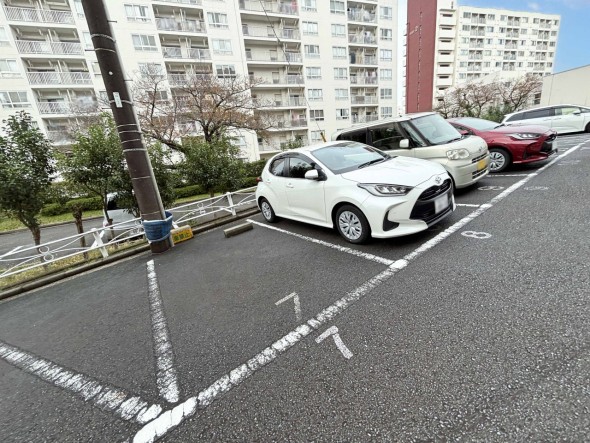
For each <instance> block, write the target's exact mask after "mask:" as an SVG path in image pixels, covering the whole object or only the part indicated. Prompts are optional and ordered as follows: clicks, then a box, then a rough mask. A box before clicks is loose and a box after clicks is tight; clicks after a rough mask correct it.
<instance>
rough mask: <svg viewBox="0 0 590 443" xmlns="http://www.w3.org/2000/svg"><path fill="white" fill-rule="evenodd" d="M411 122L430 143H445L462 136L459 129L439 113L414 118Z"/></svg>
mask: <svg viewBox="0 0 590 443" xmlns="http://www.w3.org/2000/svg"><path fill="white" fill-rule="evenodd" d="M411 122H412V124H413V125H414V126H415V127H416V129H418V131H420V133H421V134H422V136H423V137H424V138H425V139H426V141H428V143H429V144H430V145H444V144H445V143H449V142H451V141H454V140H459V139H460V138H461V134H460V133H459V131H457V129H455V128H454V127H453V125H451V124H450V123H449V122H447V121H446V120H445V119H444V118H442V117H441V116H440V115H438V114H430V115H425V116H424V117H418V118H414V119H412V120H411Z"/></svg>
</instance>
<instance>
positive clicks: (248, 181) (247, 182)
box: [242, 176, 258, 188]
mask: <svg viewBox="0 0 590 443" xmlns="http://www.w3.org/2000/svg"><path fill="white" fill-rule="evenodd" d="M257 179H258V176H256V177H246V178H244V183H243V185H242V187H243V188H250V187H252V186H256V185H258V180H257Z"/></svg>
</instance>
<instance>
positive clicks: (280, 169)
mask: <svg viewBox="0 0 590 443" xmlns="http://www.w3.org/2000/svg"><path fill="white" fill-rule="evenodd" d="M285 160H286V159H285V157H281V158H277V159H275V160H274V161H273V162H272V163H271V164H270V167H269V168H268V170H269V171H270V173H271V174H272V175H278V176H282V175H284V170H285Z"/></svg>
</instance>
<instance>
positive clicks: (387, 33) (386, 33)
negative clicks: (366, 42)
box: [381, 28, 393, 40]
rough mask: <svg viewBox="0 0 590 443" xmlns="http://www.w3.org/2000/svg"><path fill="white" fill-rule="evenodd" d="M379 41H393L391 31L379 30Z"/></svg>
mask: <svg viewBox="0 0 590 443" xmlns="http://www.w3.org/2000/svg"><path fill="white" fill-rule="evenodd" d="M381 40H393V30H391V29H384V28H381Z"/></svg>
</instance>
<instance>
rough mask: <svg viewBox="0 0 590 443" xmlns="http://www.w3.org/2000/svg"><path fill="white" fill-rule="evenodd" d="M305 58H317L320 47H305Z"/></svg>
mask: <svg viewBox="0 0 590 443" xmlns="http://www.w3.org/2000/svg"><path fill="white" fill-rule="evenodd" d="M304 49H305V56H306V57H308V58H318V57H319V56H320V47H319V46H318V45H305V46H304Z"/></svg>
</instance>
